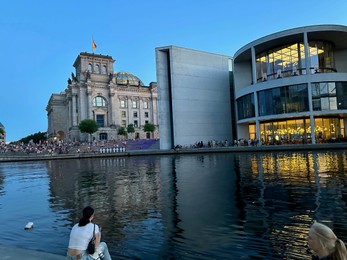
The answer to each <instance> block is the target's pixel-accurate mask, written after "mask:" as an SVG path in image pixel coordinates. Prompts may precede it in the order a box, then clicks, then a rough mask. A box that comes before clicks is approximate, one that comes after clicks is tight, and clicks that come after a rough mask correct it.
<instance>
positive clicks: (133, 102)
mask: <svg viewBox="0 0 347 260" xmlns="http://www.w3.org/2000/svg"><path fill="white" fill-rule="evenodd" d="M132 108H137V101H136V100H133V101H132Z"/></svg>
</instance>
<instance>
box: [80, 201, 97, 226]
mask: <svg viewBox="0 0 347 260" xmlns="http://www.w3.org/2000/svg"><path fill="white" fill-rule="evenodd" d="M82 215H83V216H82V218H81V219H80V221H79V223H78V225H79V226H80V227H82V226H85V225H87V224H88V223H89V222H90V221H91V220H92V219H93V217H94V209H93V208H92V207H90V206H87V207H85V208H84V209H83V211H82Z"/></svg>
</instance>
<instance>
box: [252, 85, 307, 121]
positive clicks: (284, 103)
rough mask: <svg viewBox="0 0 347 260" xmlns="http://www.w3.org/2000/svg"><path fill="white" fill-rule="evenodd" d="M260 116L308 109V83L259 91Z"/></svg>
mask: <svg viewBox="0 0 347 260" xmlns="http://www.w3.org/2000/svg"><path fill="white" fill-rule="evenodd" d="M258 104H259V116H267V115H278V114H287V113H298V112H304V111H308V110H309V107H308V90H307V85H306V84H300V85H293V86H285V87H279V88H273V89H268V90H263V91H259V92H258Z"/></svg>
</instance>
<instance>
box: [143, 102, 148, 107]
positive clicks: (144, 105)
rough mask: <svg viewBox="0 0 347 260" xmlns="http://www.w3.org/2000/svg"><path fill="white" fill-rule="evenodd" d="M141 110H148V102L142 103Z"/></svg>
mask: <svg viewBox="0 0 347 260" xmlns="http://www.w3.org/2000/svg"><path fill="white" fill-rule="evenodd" d="M143 108H146V109H147V108H148V101H143Z"/></svg>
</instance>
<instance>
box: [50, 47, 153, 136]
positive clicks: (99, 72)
mask: <svg viewBox="0 0 347 260" xmlns="http://www.w3.org/2000/svg"><path fill="white" fill-rule="evenodd" d="M114 62H115V60H113V58H112V57H111V56H108V55H99V54H94V53H93V54H92V53H86V52H82V53H80V54H79V55H78V57H77V59H76V61H75V63H74V64H73V66H74V67H75V69H76V70H75V73H72V75H71V76H72V77H71V79H69V80H68V85H67V88H66V89H65V90H64V91H63V92H62V93H60V94H52V95H51V97H50V100H49V102H48V105H47V108H46V110H47V114H48V131H47V134H48V138H58V139H62V140H68V141H74V140H79V141H80V140H81V141H84V140H87V134H82V133H81V132H80V131H79V129H78V125H79V123H80V122H81V120H83V119H93V120H95V121H96V122H97V124H98V125H99V130H98V131H97V132H96V133H95V134H93V139H94V140H97V141H99V140H117V139H119V138H120V137H119V136H118V135H117V134H118V130H119V128H120V127H127V126H128V125H129V124H133V125H134V127H135V133H134V137H135V138H141V139H145V138H158V137H159V132H158V119H157V117H158V112H157V109H158V108H157V85H156V83H155V82H152V83H150V85H149V86H145V85H144V84H143V82H142V81H141V80H140V79H139V78H138V77H136V76H135V75H133V74H131V73H126V72H114V71H113V64H114ZM146 123H151V124H154V125H155V126H156V131H155V132H154V133H153V134H150V133H145V132H144V131H143V126H144V125H145V124H146Z"/></svg>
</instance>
